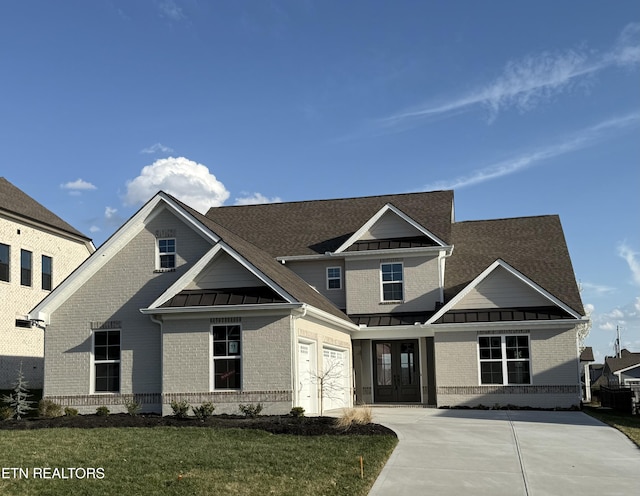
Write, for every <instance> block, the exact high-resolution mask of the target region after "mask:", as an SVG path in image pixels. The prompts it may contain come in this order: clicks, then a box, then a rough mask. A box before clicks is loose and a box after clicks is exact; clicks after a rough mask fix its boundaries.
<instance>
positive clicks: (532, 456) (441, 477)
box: [369, 407, 640, 496]
mask: <svg viewBox="0 0 640 496" xmlns="http://www.w3.org/2000/svg"><path fill="white" fill-rule="evenodd" d="M373 417H374V422H376V423H379V424H383V425H385V426H387V427H389V428H391V429H393V430H394V431H395V432H396V433H397V434H398V439H399V441H400V442H399V443H398V446H397V447H396V449H395V451H394V452H393V454H392V455H391V457H390V458H389V461H388V462H387V464H386V466H385V467H384V469H383V470H382V472H381V474H380V476H379V477H378V480H377V481H376V482H375V484H374V486H373V488H372V490H371V492H370V493H369V494H370V496H389V495H394V496H396V495H397V496H401V495H410V496H417V495H429V494H433V495H456V496H459V495H492V496H497V495H505V496H519V495H525V496H542V495H580V496H590V495H593V496H611V495H625V496H630V495H636V494H640V448H638V447H636V445H635V444H633V443H632V442H631V441H630V440H629V439H628V438H627V437H625V436H624V435H623V434H622V433H621V432H619V431H617V430H616V429H613V428H612V427H609V426H607V425H605V424H603V423H601V422H599V421H597V420H595V419H593V418H592V417H589V416H588V415H586V414H584V413H582V412H540V411H505V410H437V409H424V408H403V407H400V408H391V407H390V408H385V407H374V408H373Z"/></svg>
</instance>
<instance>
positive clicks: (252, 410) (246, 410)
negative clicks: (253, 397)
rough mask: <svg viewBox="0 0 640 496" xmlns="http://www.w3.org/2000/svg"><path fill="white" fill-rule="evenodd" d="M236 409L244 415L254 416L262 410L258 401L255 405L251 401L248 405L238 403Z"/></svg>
mask: <svg viewBox="0 0 640 496" xmlns="http://www.w3.org/2000/svg"><path fill="white" fill-rule="evenodd" d="M238 409H239V410H240V413H242V414H243V415H244V416H245V417H248V418H256V417H257V416H258V415H260V412H261V411H262V403H258V404H257V405H254V404H253V403H250V404H248V405H242V404H240V405H238Z"/></svg>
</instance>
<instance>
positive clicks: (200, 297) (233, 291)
mask: <svg viewBox="0 0 640 496" xmlns="http://www.w3.org/2000/svg"><path fill="white" fill-rule="evenodd" d="M284 302H285V300H284V299H283V298H282V297H280V296H279V295H278V294H277V293H276V292H275V291H273V290H272V289H271V288H268V287H266V286H264V287H257V288H255V287H254V288H224V289H189V290H183V291H180V292H179V293H178V294H177V295H175V296H174V297H173V298H171V299H170V300H169V301H167V302H165V303H163V304H162V305H161V307H162V308H180V307H215V306H220V305H255V304H264V303H284Z"/></svg>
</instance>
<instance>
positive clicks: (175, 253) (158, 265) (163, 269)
mask: <svg viewBox="0 0 640 496" xmlns="http://www.w3.org/2000/svg"><path fill="white" fill-rule="evenodd" d="M165 240H173V243H174V251H172V252H171V251H166V252H164V251H162V252H161V251H160V241H165ZM162 255H173V257H174V258H173V267H162V266H161V265H162V264H161V263H160V258H161V256H162ZM177 266H178V241H177V239H176V238H172V237H167V238H156V272H173V271H175V270H176V268H177Z"/></svg>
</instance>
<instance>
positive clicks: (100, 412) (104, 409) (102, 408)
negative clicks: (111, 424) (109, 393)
mask: <svg viewBox="0 0 640 496" xmlns="http://www.w3.org/2000/svg"><path fill="white" fill-rule="evenodd" d="M109 413H110V412H109V409H108V408H107V407H106V406H99V407H98V408H96V415H99V416H100V417H106V416H107V415H109Z"/></svg>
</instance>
